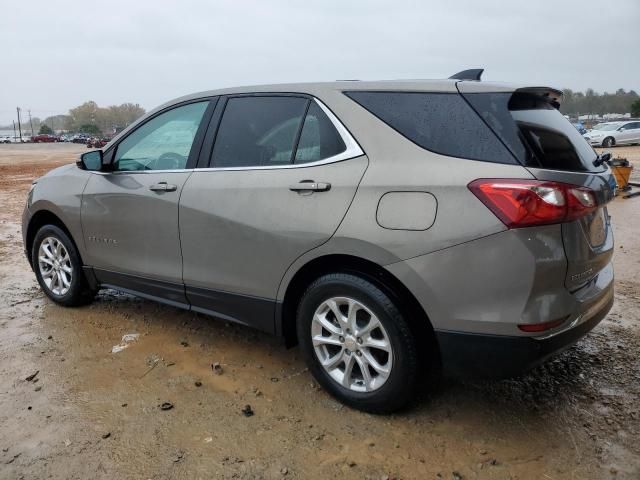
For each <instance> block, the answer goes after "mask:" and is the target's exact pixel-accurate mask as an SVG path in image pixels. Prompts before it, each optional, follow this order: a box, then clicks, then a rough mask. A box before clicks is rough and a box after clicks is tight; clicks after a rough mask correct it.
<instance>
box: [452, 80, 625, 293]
mask: <svg viewBox="0 0 640 480" xmlns="http://www.w3.org/2000/svg"><path fill="white" fill-rule="evenodd" d="M458 88H459V89H460V91H461V92H462V93H463V94H464V96H465V98H466V99H467V100H468V101H469V102H470V104H471V105H472V106H473V107H474V109H475V110H476V112H477V113H478V114H479V115H480V116H481V117H482V118H483V119H484V120H485V121H486V122H487V124H488V125H489V126H490V127H491V129H492V130H493V131H494V133H496V135H498V137H499V138H500V139H501V140H502V141H503V142H504V143H505V145H506V146H507V147H508V148H509V149H510V150H511V152H512V154H513V155H514V156H515V157H516V158H517V159H518V160H519V161H520V162H521V163H522V164H523V165H524V166H525V167H527V168H528V169H529V171H530V172H531V173H532V174H533V175H534V176H535V177H536V178H537V179H539V180H548V181H554V182H563V183H568V184H571V185H576V186H579V187H585V188H588V189H590V190H591V191H592V192H593V194H594V196H595V198H596V201H597V204H598V208H597V209H595V211H593V212H591V213H589V214H588V215H586V216H583V217H582V218H579V219H578V220H574V221H572V222H565V223H563V224H562V226H561V229H562V239H563V244H564V249H565V255H566V257H567V274H566V278H565V286H566V287H567V289H568V290H570V291H576V290H578V289H580V288H581V287H583V286H584V285H586V284H588V283H589V282H590V281H591V280H592V279H593V278H595V277H596V276H597V275H598V274H599V273H600V272H602V271H603V270H604V269H608V268H611V266H610V262H611V257H612V255H613V232H612V229H611V224H610V220H609V215H608V212H607V208H606V204H607V203H608V202H609V201H610V200H611V199H612V198H613V195H614V189H613V187H612V185H614V183H613V182H612V181H611V180H612V179H611V171H610V169H609V168H608V167H607V165H606V164H600V163H599V162H598V161H596V160H597V154H596V152H595V151H594V150H593V148H592V147H591V146H590V145H589V144H588V143H587V142H586V140H585V139H584V138H583V137H582V135H580V133H579V132H578V131H577V130H576V129H575V128H574V127H573V126H572V125H571V123H569V121H568V120H567V119H566V118H564V117H563V116H562V115H561V114H560V112H559V111H558V110H557V107H558V103H557V101H556V100H554V99H553V97H554V95H555V94H554V92H549V91H545V89H539V88H531V89H521V90H518V91H516V92H508V93H507V92H505V93H502V92H496V93H480V92H478V93H475V92H474V93H471V92H472V91H473V90H474V87H473V86H471V85H468V82H461V83H459V87H458Z"/></svg>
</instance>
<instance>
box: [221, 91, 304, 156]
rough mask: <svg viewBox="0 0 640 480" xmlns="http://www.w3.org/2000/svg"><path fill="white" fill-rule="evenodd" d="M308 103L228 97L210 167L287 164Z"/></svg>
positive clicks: (267, 98)
mask: <svg viewBox="0 0 640 480" xmlns="http://www.w3.org/2000/svg"><path fill="white" fill-rule="evenodd" d="M308 103H309V100H307V99H306V98H300V97H235V98H230V99H229V100H228V101H227V105H226V107H225V110H224V114H223V116H222V120H221V123H220V127H219V129H218V134H217V136H216V142H215V145H214V147H213V154H212V158H213V166H214V167H221V168H225V167H253V166H277V165H287V164H290V163H291V159H292V158H293V155H292V153H293V150H294V148H295V141H296V138H297V135H298V132H299V130H300V127H301V125H302V120H303V118H304V114H305V111H306V110H307V105H308Z"/></svg>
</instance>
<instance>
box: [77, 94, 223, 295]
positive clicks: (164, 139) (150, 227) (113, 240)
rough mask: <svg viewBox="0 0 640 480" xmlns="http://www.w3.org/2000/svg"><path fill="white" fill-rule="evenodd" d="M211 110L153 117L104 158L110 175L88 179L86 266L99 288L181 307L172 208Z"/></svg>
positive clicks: (176, 110) (177, 110) (194, 105)
mask: <svg viewBox="0 0 640 480" xmlns="http://www.w3.org/2000/svg"><path fill="white" fill-rule="evenodd" d="M209 105H210V102H209V100H201V101H196V102H191V103H187V104H182V105H178V106H175V107H172V108H169V109H167V110H165V111H162V112H160V113H159V114H157V115H155V116H153V117H152V118H150V119H149V120H147V121H146V122H144V123H143V124H141V125H140V126H139V127H137V128H136V129H135V130H133V131H132V132H131V133H130V134H129V135H127V136H126V137H124V138H123V139H122V140H121V141H119V142H118V144H117V145H116V146H115V151H114V150H110V151H109V152H108V155H109V156H110V157H111V158H112V161H111V170H112V171H108V172H96V173H95V174H93V175H92V176H91V178H90V179H89V182H88V183H87V186H86V188H85V191H84V194H83V197H82V211H81V216H82V228H83V232H84V236H85V244H86V251H87V258H86V259H85V263H86V264H87V265H90V266H91V267H93V268H94V271H95V274H96V276H97V278H98V280H99V281H100V282H101V283H103V284H106V285H113V286H117V287H121V288H125V289H129V290H132V291H135V292H136V293H143V294H147V295H151V296H153V297H156V298H158V299H161V300H164V301H167V302H170V303H176V304H181V305H185V304H186V303H187V302H186V298H185V295H184V287H183V284H182V256H181V251H180V236H179V233H178V200H179V198H180V194H181V193H182V189H183V186H184V183H185V182H186V181H187V179H188V178H189V175H191V173H192V167H193V165H195V161H196V159H197V154H198V153H199V146H200V144H201V140H202V137H203V136H204V130H205V129H206V125H205V124H206V122H205V121H204V119H205V118H206V117H207V113H208V114H209V115H210V113H211V110H212V109H211V108H209ZM208 108H209V109H208Z"/></svg>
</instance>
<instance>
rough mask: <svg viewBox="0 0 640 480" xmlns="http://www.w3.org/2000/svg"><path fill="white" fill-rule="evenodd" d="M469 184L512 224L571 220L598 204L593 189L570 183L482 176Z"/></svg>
mask: <svg viewBox="0 0 640 480" xmlns="http://www.w3.org/2000/svg"><path fill="white" fill-rule="evenodd" d="M468 187H469V190H471V191H472V192H473V194H474V195H475V196H476V197H478V198H479V199H480V201H481V202H482V203H484V204H485V205H486V206H487V208H488V209H489V210H491V211H492V212H493V213H494V214H495V215H496V216H497V217H498V218H499V219H500V220H501V221H502V223H504V224H505V225H506V226H507V227H509V228H520V227H532V226H535V225H551V224H554V223H562V222H570V221H573V220H576V219H578V218H580V217H582V216H584V215H587V214H588V213H590V212H592V211H594V210H595V209H596V208H597V206H598V204H597V202H596V197H595V194H594V192H593V190H591V189H589V188H585V187H579V186H576V185H570V184H567V183H560V182H544V181H538V180H507V179H482V178H481V179H479V180H474V181H473V182H471V183H470V184H469V185H468Z"/></svg>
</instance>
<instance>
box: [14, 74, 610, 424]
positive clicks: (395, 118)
mask: <svg viewBox="0 0 640 480" xmlns="http://www.w3.org/2000/svg"><path fill="white" fill-rule="evenodd" d="M472 79H473V81H468V80H472ZM478 79H479V75H478V74H477V72H476V73H474V74H473V75H471V74H469V73H468V72H462V73H461V74H457V75H454V76H453V77H452V78H451V79H446V80H433V81H426V80H420V81H388V82H357V81H352V82H346V81H345V82H331V83H307V84H289V85H267V86H264V85H263V86H259V87H242V88H235V89H226V90H219V91H211V92H204V93H198V94H194V95H190V96H186V97H182V98H180V99H177V100H175V101H173V102H169V103H167V104H165V105H163V106H162V107H160V108H158V109H156V110H154V111H152V112H150V113H149V114H148V115H146V116H145V117H143V118H141V119H140V120H139V121H137V122H136V123H135V124H133V125H132V126H130V127H128V128H127V129H126V130H125V131H123V132H122V133H121V134H120V135H118V136H117V137H115V138H114V139H113V140H112V141H111V142H110V143H109V146H108V147H107V148H106V149H105V150H104V151H103V150H94V151H90V152H86V153H84V154H83V155H81V157H80V159H79V160H78V163H77V165H66V166H63V167H59V168H57V169H55V170H53V171H51V172H49V173H48V174H47V175H45V176H44V177H41V178H40V179H38V180H37V181H36V182H34V185H33V187H32V189H31V190H30V192H29V194H28V199H27V202H25V204H26V206H25V210H24V215H23V222H22V233H23V240H24V246H25V253H26V255H27V258H28V260H29V262H30V264H31V266H32V267H33V270H34V272H35V276H36V278H37V280H38V282H39V284H40V287H41V288H42V289H43V291H44V292H45V294H46V295H47V296H48V297H49V298H50V299H52V300H53V301H54V302H56V303H59V304H61V305H65V306H76V305H82V304H86V303H89V302H91V301H92V300H93V299H94V296H95V294H96V292H97V290H98V289H99V288H101V287H103V288H116V289H121V290H124V291H127V292H129V293H132V294H138V295H141V296H143V297H144V298H150V299H155V300H158V301H160V302H165V303H167V304H170V305H173V306H175V307H181V308H185V309H189V310H192V311H196V312H200V313H204V314H210V315H213V316H217V317H219V318H222V319H224V320H225V321H234V322H238V323H241V324H243V325H248V326H252V327H255V328H258V329H260V330H263V331H266V332H270V333H272V334H276V335H279V336H282V337H284V339H285V340H286V342H287V343H288V344H289V345H294V344H296V343H298V344H299V345H300V348H301V352H302V355H303V356H304V358H305V360H306V362H307V364H308V365H309V369H310V371H311V373H312V374H313V375H314V376H315V378H316V379H317V381H318V382H319V383H320V384H321V385H322V386H323V387H324V388H325V389H327V390H328V391H329V392H330V393H331V394H333V395H334V396H335V397H337V398H338V399H340V400H341V401H342V402H344V403H346V404H348V405H350V406H352V407H355V408H359V409H362V410H366V411H370V412H390V411H393V410H396V409H398V408H400V407H402V406H404V405H406V404H407V402H409V401H410V400H411V399H412V397H413V394H414V393H415V392H416V389H417V388H418V386H419V385H420V384H421V383H423V382H428V381H429V379H430V378H432V377H430V376H429V375H426V374H425V373H426V370H428V369H434V370H439V369H440V368H442V369H443V370H444V373H445V374H450V375H479V376H487V375H488V376H510V375H514V374H517V373H519V372H522V371H523V370H526V369H528V368H531V367H532V366H534V365H537V364H539V363H540V362H542V361H544V360H546V359H547V358H549V357H550V356H551V355H553V354H554V353H557V352H558V351H561V350H563V349H565V348H567V347H568V346H570V345H571V344H573V343H575V342H576V341H578V340H579V339H580V338H581V337H582V336H584V335H585V334H587V332H589V331H590V330H591V329H592V328H593V327H594V326H595V325H597V324H598V323H599V322H600V321H601V320H602V318H604V316H605V315H606V314H607V312H608V311H609V309H610V308H611V305H612V303H613V278H614V276H613V266H612V255H613V234H612V228H611V224H610V220H609V215H608V213H607V203H608V202H609V201H610V200H611V199H612V198H613V190H612V188H611V186H610V183H609V179H610V178H611V171H610V169H609V167H608V165H607V164H603V163H602V162H598V161H597V160H598V157H597V154H596V152H595V151H594V150H593V148H591V147H590V146H589V144H588V143H587V142H585V140H584V139H583V138H582V136H581V135H580V134H579V133H578V131H576V129H575V128H574V127H573V126H572V125H571V123H569V121H568V120H567V119H565V118H564V117H563V116H562V115H561V114H560V112H559V111H558V108H559V105H560V101H561V97H562V92H561V91H559V90H556V89H553V88H546V87H537V86H534V87H526V86H525V87H521V86H508V85H505V84H492V83H484V82H480V81H478ZM487 120H489V121H487Z"/></svg>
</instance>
